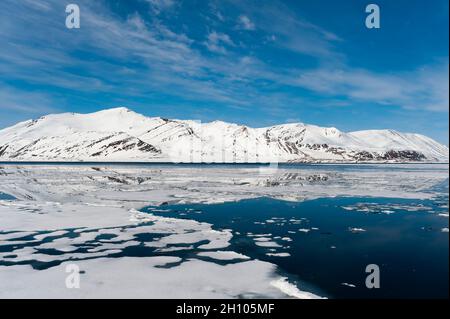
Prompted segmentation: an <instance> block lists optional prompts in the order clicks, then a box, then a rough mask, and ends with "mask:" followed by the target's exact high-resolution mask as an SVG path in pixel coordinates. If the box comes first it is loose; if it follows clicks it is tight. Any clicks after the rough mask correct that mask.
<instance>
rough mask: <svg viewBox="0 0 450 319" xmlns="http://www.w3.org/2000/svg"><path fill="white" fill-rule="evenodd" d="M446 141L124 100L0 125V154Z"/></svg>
mask: <svg viewBox="0 0 450 319" xmlns="http://www.w3.org/2000/svg"><path fill="white" fill-rule="evenodd" d="M448 158H449V149H448V147H446V146H444V145H442V144H439V143H438V142H436V141H434V140H432V139H430V138H428V137H426V136H423V135H419V134H404V133H399V132H396V131H392V130H378V131H374V130H371V131H359V132H351V133H344V132H341V131H339V130H338V129H336V128H323V127H318V126H314V125H306V124H302V123H296V124H285V125H277V126H272V127H267V128H251V127H247V126H242V125H237V124H230V123H225V122H220V121H215V122H211V123H199V122H195V121H181V120H169V119H163V118H160V117H145V116H143V115H140V114H137V113H135V112H133V111H130V110H128V109H126V108H115V109H109V110H104V111H100V112H96V113H91V114H75V113H65V114H54V115H48V116H44V117H41V118H40V119H38V120H29V121H25V122H21V123H18V124H16V125H14V126H12V127H9V128H6V129H3V130H0V160H1V161H145V162H221V163H231V162H239V163H242V162H250V163H253V162H448Z"/></svg>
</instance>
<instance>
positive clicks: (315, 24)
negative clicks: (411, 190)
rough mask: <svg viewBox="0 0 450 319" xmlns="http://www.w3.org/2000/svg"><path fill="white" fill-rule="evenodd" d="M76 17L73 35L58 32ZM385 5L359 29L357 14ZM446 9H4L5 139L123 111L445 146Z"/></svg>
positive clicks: (382, 0) (134, 4)
mask: <svg viewBox="0 0 450 319" xmlns="http://www.w3.org/2000/svg"><path fill="white" fill-rule="evenodd" d="M70 3H73V4H77V5H78V6H79V8H80V18H81V20H80V21H81V24H80V28H79V29H68V28H67V27H66V25H65V21H66V17H67V13H66V12H65V10H66V5H68V4H70ZM370 3H375V4H377V5H378V6H379V8H380V13H381V15H380V18H381V20H380V21H381V25H380V28H379V29H368V28H367V27H366V25H365V20H366V17H367V15H368V13H366V12H365V9H366V6H367V5H368V4H370ZM448 6H449V1H448V0H432V1H430V0H414V1H410V0H408V1H407V0H395V1H392V0H365V1H364V0H351V1H350V0H314V1H312V0H308V1H306V0H285V1H281V0H280V1H275V0H272V1H269V0H211V1H207V0H71V1H64V0H1V1H0V41H1V45H0V128H4V127H7V126H10V125H13V124H15V123H17V122H18V121H23V120H27V119H30V118H37V117H40V116H42V115H45V114H49V113H61V112H77V113H88V112H94V111H98V110H102V109H106V108H112V107H118V106H125V107H128V108H130V109H132V110H134V111H136V112H138V113H141V114H144V115H147V116H161V117H166V118H176V119H193V120H200V121H203V122H209V121H213V120H223V121H228V122H233V123H239V124H245V125H250V126H253V127H265V126H270V125H275V124H282V123H292V122H303V123H309V124H315V125H320V126H329V127H337V128H339V129H340V130H342V131H347V132H348V131H356V130H364V129H395V130H399V131H403V132H413V133H421V134H425V135H427V136H430V137H432V138H434V139H436V140H437V141H439V142H441V143H444V144H447V145H448V131H449V89H448V85H449V78H448V77H449V53H448V52H449V34H448V32H449V31H448V30H449V16H448V13H449V8H448Z"/></svg>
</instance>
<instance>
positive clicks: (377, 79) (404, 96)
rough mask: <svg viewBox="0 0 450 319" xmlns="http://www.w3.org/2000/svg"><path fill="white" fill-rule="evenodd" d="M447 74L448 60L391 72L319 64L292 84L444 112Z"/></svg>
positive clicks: (406, 106) (362, 99) (319, 90)
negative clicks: (418, 67) (319, 65)
mask: <svg viewBox="0 0 450 319" xmlns="http://www.w3.org/2000/svg"><path fill="white" fill-rule="evenodd" d="M448 74H449V64H448V61H446V62H443V63H439V64H437V65H434V66H429V67H425V68H420V69H418V70H415V71H411V72H403V73H391V74H378V73H374V72H369V71H367V70H363V69H352V68H348V67H347V68H338V69H333V68H320V69H315V70H311V71H305V72H303V73H301V74H300V75H299V76H298V79H297V80H296V81H295V84H296V85H299V86H302V87H305V88H308V89H311V90H313V91H316V92H319V93H323V94H328V95H332V96H337V95H340V96H342V95H343V96H346V97H347V98H349V99H352V100H357V101H368V102H376V103H383V104H391V105H398V106H402V107H404V108H411V109H423V110H430V111H441V112H442V111H444V112H445V111H446V112H448V110H449V101H448V96H449V89H448V86H449V80H448Z"/></svg>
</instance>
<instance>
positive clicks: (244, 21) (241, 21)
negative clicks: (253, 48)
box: [238, 15, 256, 31]
mask: <svg viewBox="0 0 450 319" xmlns="http://www.w3.org/2000/svg"><path fill="white" fill-rule="evenodd" d="M238 28H241V29H244V30H249V31H252V30H255V29H256V27H255V24H254V23H253V21H252V20H250V18H249V17H247V16H246V15H240V16H239V18H238Z"/></svg>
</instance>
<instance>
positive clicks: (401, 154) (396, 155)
mask: <svg viewBox="0 0 450 319" xmlns="http://www.w3.org/2000/svg"><path fill="white" fill-rule="evenodd" d="M382 158H383V159H384V160H395V159H400V160H409V161H421V160H424V159H426V157H425V155H423V154H422V153H419V152H416V151H393V150H391V151H388V152H386V153H385V154H384V156H383V157H382Z"/></svg>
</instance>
